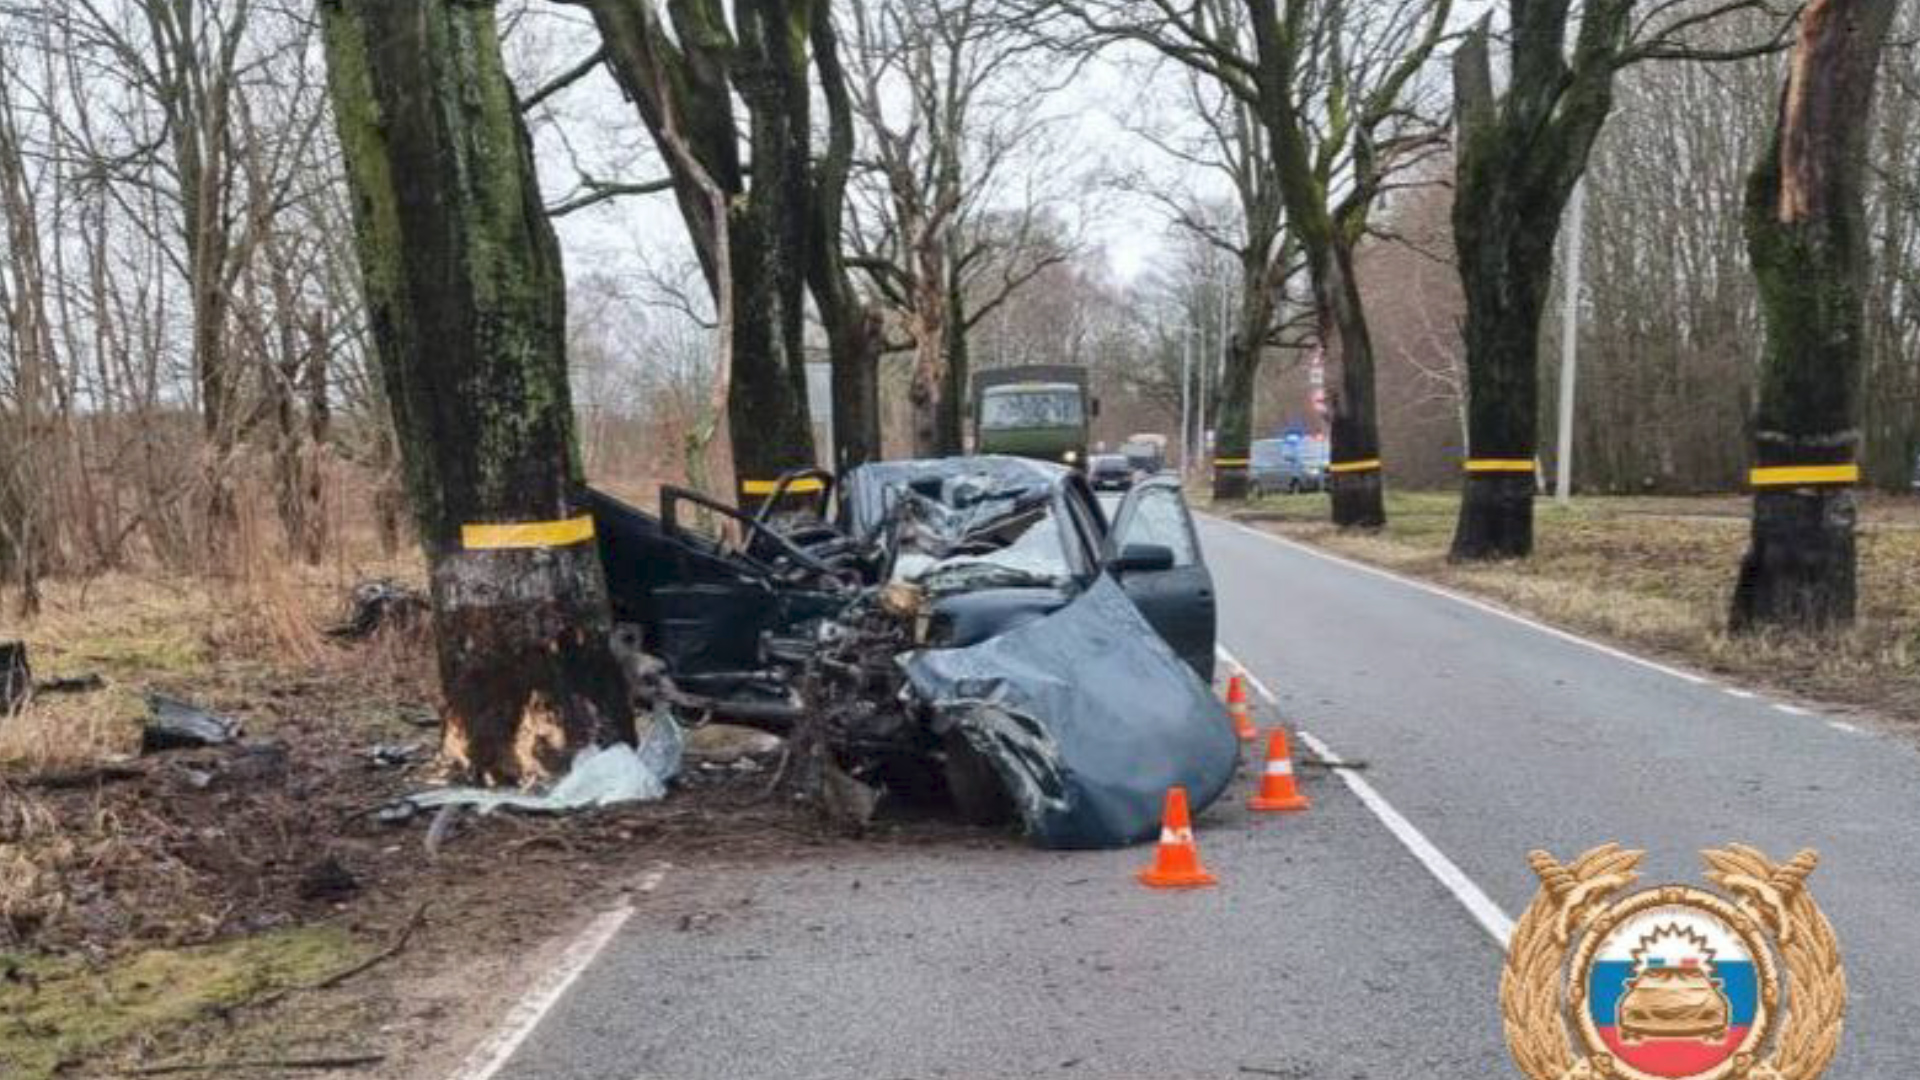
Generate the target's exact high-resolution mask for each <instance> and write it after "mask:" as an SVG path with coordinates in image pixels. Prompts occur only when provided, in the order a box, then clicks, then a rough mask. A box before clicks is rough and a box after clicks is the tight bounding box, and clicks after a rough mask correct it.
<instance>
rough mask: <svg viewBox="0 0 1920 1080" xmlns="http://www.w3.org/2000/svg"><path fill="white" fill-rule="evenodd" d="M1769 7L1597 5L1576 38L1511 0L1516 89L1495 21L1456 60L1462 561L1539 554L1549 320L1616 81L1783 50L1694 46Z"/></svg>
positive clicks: (1562, 11) (1560, 6) (1735, 3)
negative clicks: (1464, 403) (1498, 81)
mask: <svg viewBox="0 0 1920 1080" xmlns="http://www.w3.org/2000/svg"><path fill="white" fill-rule="evenodd" d="M1761 2H1762V0H1657V2H1654V3H1651V4H1647V5H1645V7H1644V8H1643V7H1642V6H1641V5H1640V4H1639V3H1637V2H1636V0H1594V2H1591V3H1588V4H1586V5H1584V6H1583V7H1582V9H1581V15H1580V20H1579V25H1578V29H1577V30H1572V31H1571V35H1572V36H1571V48H1570V49H1569V34H1570V26H1571V13H1572V6H1573V5H1572V0H1512V2H1509V3H1508V4H1507V5H1506V7H1505V10H1506V12H1507V31H1506V33H1507V38H1508V45H1509V49H1510V53H1511V56H1510V60H1509V68H1510V71H1511V74H1510V75H1509V77H1508V80H1507V85H1506V89H1505V92H1504V93H1498V94H1496V93H1495V90H1494V82H1493V67H1492V60H1491V56H1492V53H1491V49H1490V48H1489V41H1490V38H1491V34H1492V31H1491V18H1492V16H1491V15H1489V16H1487V17H1486V18H1483V19H1482V20H1481V22H1480V23H1479V24H1478V26H1477V27H1476V28H1475V29H1474V30H1473V32H1472V33H1471V34H1469V35H1468V37H1467V40H1466V41H1465V43H1464V44H1462V45H1461V47H1460V49H1459V50H1458V51H1457V52H1456V53H1455V54H1454V62H1453V73H1454V105H1455V109H1456V113H1457V119H1456V126H1457V129H1458V133H1457V139H1456V141H1457V147H1456V150H1455V186H1454V216H1453V232H1454V247H1455V250H1456V252H1457V257H1458V261H1459V267H1460V281H1461V286H1462V288H1463V289H1464V291H1465V295H1466V304H1467V318H1466V329H1465V335H1466V348H1467V371H1468V376H1469V381H1470V385H1471V390H1470V393H1469V401H1468V420H1469V427H1470V428H1471V431H1472V436H1471V439H1472V445H1471V446H1470V448H1469V454H1468V461H1467V472H1466V481H1465V483H1466V489H1465V494H1464V495H1463V497H1462V499H1461V502H1460V519H1459V523H1458V525H1457V527H1456V529H1455V531H1454V538H1453V549H1452V553H1453V557H1454V558H1456V559H1496V558H1515V557H1522V556H1525V555H1527V554H1529V553H1531V552H1532V550H1533V495H1534V454H1535V451H1536V450H1537V436H1538V432H1537V427H1538V423H1539V418H1538V395H1539V371H1538V369H1539V364H1538V358H1537V349H1538V345H1539V336H1540V316H1541V310H1542V307H1543V305H1544V304H1545V301H1546V296H1547V290H1548V287H1549V285H1550V283H1551V281H1552V279H1553V252H1554V241H1555V239H1556V238H1557V237H1558V236H1559V233H1560V217H1561V212H1562V211H1563V210H1564V209H1565V207H1566V205H1567V200H1568V198H1569V197H1570V196H1571V195H1572V193H1573V188H1574V185H1575V184H1576V183H1578V182H1579V179H1580V176H1581V174H1582V173H1583V172H1585V171H1586V167H1587V156H1588V154H1589V153H1590V152H1591V150H1592V148H1593V144H1594V140H1595V139H1596V138H1597V137H1598V136H1599V134H1600V130H1601V126H1602V125H1603V124H1604V123H1605V122H1606V119H1607V115H1608V113H1610V112H1611V111H1612V109H1613V85H1614V79H1615V77H1616V75H1617V74H1618V72H1619V71H1620V70H1621V69H1622V68H1625V67H1628V66H1630V65H1632V64H1634V63H1637V62H1640V61H1643V60H1654V59H1687V60H1708V59H1736V58H1740V57H1745V56H1752V55H1757V54H1759V53H1763V52H1766V51H1768V50H1770V49H1772V48H1773V47H1774V46H1773V42H1772V36H1771V35H1769V36H1767V37H1766V38H1765V39H1763V40H1762V41H1761V42H1760V43H1759V44H1756V45H1752V46H1748V47H1741V48H1734V49H1720V48H1715V47H1711V46H1707V47H1696V46H1693V45H1690V44H1688V42H1689V35H1690V34H1693V33H1697V32H1698V31H1699V29H1700V28H1701V27H1703V26H1705V25H1707V24H1709V23H1711V22H1713V21H1715V20H1717V19H1721V18H1726V17H1728V16H1729V15H1731V14H1733V13H1735V12H1744V11H1748V10H1751V9H1754V8H1758V7H1760V6H1761Z"/></svg>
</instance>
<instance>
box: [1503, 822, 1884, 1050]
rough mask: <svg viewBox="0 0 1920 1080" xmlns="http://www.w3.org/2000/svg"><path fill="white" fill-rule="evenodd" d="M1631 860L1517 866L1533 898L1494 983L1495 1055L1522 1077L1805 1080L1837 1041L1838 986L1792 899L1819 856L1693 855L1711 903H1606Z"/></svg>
mask: <svg viewBox="0 0 1920 1080" xmlns="http://www.w3.org/2000/svg"><path fill="white" fill-rule="evenodd" d="M1641 855H1642V853H1641V852H1638V851H1623V850H1621V849H1620V847H1619V846H1618V845H1613V844H1609V845H1606V846H1604V847H1599V848H1595V849H1593V850H1592V851H1589V852H1587V853H1586V854H1584V855H1582V856H1580V857H1579V858H1578V859H1575V860H1574V861H1573V862H1572V863H1569V864H1566V865H1561V864H1560V863H1559V862H1557V861H1556V860H1555V859H1554V858H1553V856H1551V855H1549V854H1547V853H1546V852H1543V851H1536V852H1534V853H1533V854H1532V855H1530V856H1529V857H1528V858H1529V861H1530V862H1531V863H1532V865H1533V869H1534V872H1535V873H1536V874H1538V875H1539V877H1540V882H1541V887H1540V892H1539V893H1538V894H1537V895H1536V896H1535V897H1534V901H1533V903H1532V905H1531V906H1529V907H1528V908H1527V911H1526V914H1525V915H1523V916H1522V917H1521V919H1520V922H1519V923H1518V924H1517V925H1516V926H1515V927H1514V932H1513V939H1512V942H1511V943H1510V947H1509V949H1508V954H1507V967H1506V972H1505V975H1504V976H1503V978H1502V979H1501V984H1500V1003H1501V1011H1502V1013H1503V1015H1504V1018H1505V1023H1506V1034H1507V1046H1508V1048H1509V1049H1510V1050H1511V1051H1512V1053H1513V1058H1514V1061H1515V1062H1516V1063H1518V1064H1519V1066H1520V1069H1521V1071H1522V1072H1524V1073H1526V1075H1527V1076H1528V1077H1530V1078H1531V1080H1600V1078H1616V1080H1814V1078H1815V1077H1818V1076H1819V1075H1820V1074H1821V1072H1823V1071H1824V1070H1825V1069H1826V1067H1827V1064H1828V1062H1830V1061H1831V1060H1832V1059H1833V1053H1834V1051H1835V1049H1837V1048H1838V1046H1839V1042H1840V1029H1841V1020H1842V1016H1843V1014H1844V1013H1845V1011H1846V1002H1847V984H1846V975H1845V972H1844V970H1843V969H1842V967H1841V964H1840V954H1839V947H1838V945H1837V944H1836V943H1835V941H1834V936H1833V927H1832V926H1831V925H1830V924H1829V923H1828V922H1827V919H1826V916H1825V915H1824V914H1822V913H1821V911H1820V908H1819V906H1818V905H1817V904H1815V903H1814V900H1813V895H1812V893H1811V892H1809V891H1808V889H1807V887H1806V879H1807V875H1808V874H1810V873H1812V872H1813V868H1814V866H1815V865H1816V863H1817V862H1818V856H1816V855H1815V853H1813V852H1811V851H1803V852H1801V853H1800V854H1799V855H1796V856H1794V858H1793V859H1792V860H1791V861H1789V862H1786V863H1778V864H1776V863H1774V862H1772V861H1771V860H1769V859H1768V858H1767V857H1766V856H1765V855H1764V854H1762V853H1761V852H1759V851H1757V850H1755V849H1753V848H1750V847H1743V846H1740V845H1731V846H1729V847H1728V848H1726V849H1725V850H1711V851H1706V852H1702V855H1703V856H1704V857H1705V859H1706V862H1707V867H1708V872H1707V877H1708V879H1709V880H1710V881H1712V882H1713V883H1714V884H1716V885H1718V886H1719V887H1720V888H1721V889H1722V890H1724V892H1725V894H1726V895H1724V896H1723V895H1720V894H1716V893H1713V892H1708V891H1706V890H1704V889H1698V888H1693V887H1691V886H1686V885H1662V886H1656V887H1654V888H1650V889H1643V890H1640V891H1638V892H1633V893H1629V894H1626V895H1624V896H1623V895H1621V893H1622V892H1623V891H1624V890H1625V889H1626V888H1627V887H1628V886H1629V885H1631V884H1633V883H1634V882H1635V881H1637V880H1638V879H1639V876H1640V875H1639V873H1638V872H1637V869H1636V868H1637V867H1638V865H1639V862H1640V858H1641Z"/></svg>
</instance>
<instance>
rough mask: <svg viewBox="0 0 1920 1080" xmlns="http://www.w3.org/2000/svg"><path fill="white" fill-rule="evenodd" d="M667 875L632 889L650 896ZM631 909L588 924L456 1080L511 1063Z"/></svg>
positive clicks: (489, 1074)
mask: <svg viewBox="0 0 1920 1080" xmlns="http://www.w3.org/2000/svg"><path fill="white" fill-rule="evenodd" d="M665 876H666V871H665V870H661V869H655V870H650V871H648V872H647V873H646V874H645V875H644V876H642V877H641V878H640V881H639V882H638V883H637V884H636V885H635V886H634V891H635V892H640V893H648V892H652V891H653V890H654V889H656V888H659V886H660V882H661V880H662V879H663V878H664V877H665ZM633 911H634V908H633V904H632V903H623V904H621V905H620V906H619V907H616V908H614V909H612V910H610V911H604V912H601V913H600V914H599V915H596V916H594V919H593V921H592V922H590V923H588V924H587V927H586V929H585V930H582V931H581V932H580V936H579V937H577V938H575V939H573V941H572V942H571V943H569V944H568V945H567V948H566V951H564V952H562V953H561V954H560V959H559V961H558V962H557V963H555V964H554V965H553V967H552V968H550V969H548V970H547V972H546V974H545V975H543V976H541V977H540V978H539V979H538V980H537V981H535V982H534V984H533V988H532V989H530V990H528V991H527V993H526V996H524V997H522V998H521V999H520V1001H519V1002H518V1003H517V1004H515V1005H514V1007H513V1010H512V1011H511V1012H509V1013H507V1019H506V1022H505V1024H504V1025H502V1027H501V1029H500V1030H499V1031H497V1032H495V1033H494V1035H493V1037H492V1038H490V1039H488V1040H487V1041H486V1042H484V1043H481V1044H480V1046H479V1048H478V1049H476V1050H475V1051H474V1052H473V1053H472V1054H471V1055H469V1056H468V1057H467V1060H466V1062H465V1064H463V1065H461V1066H460V1070H459V1071H458V1072H456V1073H454V1080H492V1078H493V1077H494V1076H495V1075H496V1074H498V1073H499V1072H500V1070H501V1069H503V1068H505V1067H506V1064H507V1062H508V1061H511V1060H512V1059H513V1055H514V1053H515V1051H517V1050H519V1049H520V1046H521V1044H522V1043H524V1042H526V1041H527V1037H528V1036H529V1035H532V1034H533V1033H534V1030H535V1029H536V1028H538V1027H539V1026H540V1022H541V1021H542V1020H545V1019H546V1018H547V1014H548V1013H549V1012H552V1011H553V1007H554V1006H555V1005H558V1004H559V1003H560V999H561V998H562V997H564V996H565V995H566V992H567V990H568V989H570V988H571V987H572V986H573V984H574V983H575V982H576V981H578V980H579V978H580V976H581V975H584V974H585V973H586V971H587V969H588V968H590V967H592V966H593V962H594V961H595V960H597V959H599V958H600V953H601V952H602V951H604V950H605V949H606V947H607V945H608V944H609V943H610V942H612V941H613V938H614V935H616V934H618V933H619V932H620V928H621V927H623V926H625V925H626V924H627V920H628V919H630V918H632V917H633Z"/></svg>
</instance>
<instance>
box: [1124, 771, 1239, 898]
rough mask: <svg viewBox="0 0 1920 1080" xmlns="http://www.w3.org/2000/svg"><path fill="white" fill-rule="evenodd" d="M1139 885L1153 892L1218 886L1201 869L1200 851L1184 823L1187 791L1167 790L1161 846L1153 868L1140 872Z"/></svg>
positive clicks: (1188, 823)
mask: <svg viewBox="0 0 1920 1080" xmlns="http://www.w3.org/2000/svg"><path fill="white" fill-rule="evenodd" d="M1140 883H1141V884H1142V885H1151V886H1153V887H1154V888H1156V889H1194V888H1199V887H1200V886H1203V885H1217V884H1219V882H1218V881H1217V880H1216V879H1215V878H1214V876H1213V875H1212V874H1209V873H1207V872H1206V870H1204V869H1202V868H1201V866H1200V850H1199V849H1198V848H1196V847H1194V845H1193V824H1192V823H1191V822H1190V821H1188V820H1187V789H1186V788H1183V787H1171V788H1168V789H1167V809H1166V812H1165V813H1164V814H1162V815H1161V819H1160V846H1159V847H1158V848H1156V849H1155V850H1154V853H1153V865H1152V866H1150V867H1148V868H1146V869H1145V870H1142V871H1140Z"/></svg>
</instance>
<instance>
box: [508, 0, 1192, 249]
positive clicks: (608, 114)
mask: <svg viewBox="0 0 1920 1080" xmlns="http://www.w3.org/2000/svg"><path fill="white" fill-rule="evenodd" d="M593 44H594V34H593V30H592V27H591V25H590V24H588V23H587V22H586V21H585V20H584V18H583V16H582V15H581V14H580V13H579V12H577V11H575V10H570V9H566V8H558V7H555V6H553V5H540V6H538V7H535V8H533V9H530V14H529V16H528V17H527V18H526V19H525V20H523V21H522V23H521V24H520V25H519V26H517V27H516V30H515V33H514V37H513V40H512V41H511V43H510V56H511V63H512V65H513V69H514V73H515V77H516V79H517V80H518V81H519V82H520V83H521V89H522V92H523V93H525V92H528V91H529V90H531V89H532V88H533V87H536V86H538V85H539V84H541V83H543V82H544V81H545V80H546V78H547V77H549V76H550V75H551V74H552V73H553V72H556V71H559V70H564V69H565V68H567V67H568V66H570V65H571V64H572V63H573V62H575V61H576V60H578V59H579V58H581V57H583V56H585V55H587V54H588V53H589V52H591V51H592V49H593ZM1179 80H1180V76H1179V73H1178V71H1177V70H1175V69H1171V68H1169V67H1165V66H1161V65H1156V64H1153V63H1150V62H1146V61H1145V59H1144V58H1143V57H1141V56H1140V55H1139V54H1138V53H1135V54H1131V55H1129V56H1119V57H1114V58H1112V59H1107V58H1102V59H1100V60H1097V61H1094V62H1092V63H1089V64H1087V65H1086V66H1085V67H1084V68H1082V69H1081V71H1080V73H1079V75H1078V77H1077V78H1076V79H1075V80H1074V81H1073V82H1072V84H1070V85H1069V86H1067V87H1066V88H1065V89H1061V90H1058V91H1055V92H1054V93H1052V94H1050V95H1048V96H1047V97H1046V98H1045V100H1044V101H1043V102H1041V103H1039V104H1038V106H1037V107H1038V108H1041V109H1042V110H1044V112H1045V113H1046V114H1047V115H1049V116H1051V117H1054V118H1055V119H1056V121H1057V122H1056V123H1055V124H1054V125H1052V127H1051V129H1050V130H1051V131H1052V133H1053V136H1054V137H1055V138H1056V139H1059V140H1064V141H1066V142H1068V143H1069V144H1070V146H1071V147H1072V152H1070V153H1068V154H1066V155H1063V160H1064V161H1066V162H1067V163H1068V164H1067V165H1066V168H1067V170H1068V172H1067V174H1065V175H1055V176H1054V177H1053V179H1054V187H1055V188H1056V189H1058V190H1060V191H1062V192H1072V193H1075V197H1074V198H1071V199H1069V200H1067V201H1066V202H1063V203H1062V205H1061V207H1060V209H1061V211H1062V212H1064V213H1067V214H1070V215H1080V214H1082V213H1083V211H1084V212H1085V225H1086V236H1087V239H1088V241H1089V246H1090V247H1091V248H1092V249H1094V250H1096V251H1097V252H1098V253H1099V256H1100V257H1104V258H1105V260H1106V262H1107V265H1108V266H1109V268H1110V269H1111V271H1112V272H1113V273H1114V274H1115V275H1116V276H1118V277H1120V278H1122V279H1123V280H1125V279H1131V278H1133V277H1135V276H1136V275H1138V274H1140V273H1142V272H1143V271H1145V270H1146V269H1148V268H1149V267H1150V266H1151V265H1152V264H1153V262H1154V261H1155V259H1156V258H1157V257H1158V256H1159V255H1160V253H1161V252H1162V251H1163V250H1164V249H1165V247H1166V245H1167V242H1168V230H1169V228H1170V226H1169V224H1168V222H1167V220H1166V218H1165V216H1164V214H1163V212H1162V211H1161V210H1160V209H1159V208H1158V207H1156V206H1154V205H1152V204H1151V203H1150V201H1149V200H1146V199H1143V198H1140V197H1135V196H1128V195H1125V194H1123V193H1120V192H1118V191H1115V190H1113V189H1112V187H1111V185H1109V184H1107V183H1106V181H1107V179H1108V178H1109V177H1110V176H1112V175H1113V174H1114V173H1116V172H1120V171H1131V170H1137V169H1147V170H1150V171H1151V172H1152V173H1153V174H1154V176H1155V179H1156V181H1158V182H1161V183H1162V184H1163V186H1168V187H1171V188H1175V189H1179V190H1183V191H1192V192H1196V193H1201V194H1204V195H1206V196H1207V197H1213V198H1218V197H1223V196H1225V195H1226V193H1227V192H1226V189H1225V187H1224V186H1223V185H1222V184H1221V182H1220V181H1219V180H1218V178H1216V177H1211V176H1207V175H1204V174H1202V173H1200V172H1199V171H1197V170H1194V169H1192V168H1190V167H1188V166H1185V165H1183V164H1181V163H1179V162H1176V161H1174V160H1172V159H1171V158H1168V157H1167V156H1166V155H1164V154H1161V153H1160V152H1159V151H1157V150H1155V149H1154V148H1153V147H1152V146H1151V145H1149V144H1148V143H1147V142H1146V141H1145V140H1142V139H1140V138H1139V137H1137V136H1136V135H1134V134H1132V133H1131V132H1130V131H1129V126H1139V125H1144V124H1155V125H1159V126H1160V127H1163V128H1164V127H1167V126H1169V125H1176V124H1178V123H1180V122H1181V119H1182V110H1183V109H1186V108H1188V107H1189V106H1188V105H1187V104H1186V102H1185V99H1184V97H1183V96H1182V95H1181V89H1180V87H1181V83H1180V81H1179ZM548 104H549V105H550V107H543V108H542V109H541V110H539V111H538V112H537V113H536V116H535V118H534V120H535V132H536V138H537V140H538V153H539V159H540V168H541V174H542V184H543V186H544V188H545V193H546V196H547V199H548V201H549V202H557V201H559V200H560V199H561V198H562V197H563V196H564V195H565V194H566V193H567V192H568V191H569V190H570V189H572V188H574V187H575V186H576V183H577V179H576V173H575V168H574V161H575V160H578V161H579V162H581V163H582V165H583V166H584V167H585V168H586V169H587V170H588V171H589V172H590V173H592V174H593V175H594V176H595V177H596V178H597V179H601V180H612V179H617V180H641V179H652V178H655V177H658V176H660V175H662V174H663V173H664V169H663V167H662V165H661V163H660V161H659V160H658V158H657V156H656V155H655V153H654V151H653V147H652V144H651V142H650V140H649V138H648V136H647V134H646V131H645V130H644V128H642V127H641V125H640V122H639V118H638V116H637V115H636V114H635V113H634V111H633V109H632V107H631V106H629V105H628V104H627V103H626V102H625V101H624V100H623V99H622V97H621V95H620V93H619V90H618V89H617V87H616V86H615V85H614V83H613V80H612V78H611V77H610V76H609V75H607V74H606V72H605V71H604V69H602V70H601V71H600V72H597V73H596V74H594V75H593V76H591V77H590V78H588V79H586V80H584V81H582V82H581V83H579V84H577V85H576V86H574V87H572V88H570V89H568V90H567V91H566V92H565V93H564V94H562V95H559V96H558V97H556V98H554V99H551V101H550V102H549V103H548ZM557 227H558V231H559V233H560V238H561V243H562V244H563V246H564V248H565V250H566V255H567V261H568V270H569V273H570V274H572V275H573V276H575V277H576V278H578V277H580V276H583V275H587V274H595V273H598V274H606V275H611V276H613V277H616V278H619V279H620V280H622V281H623V282H627V283H630V284H632V285H634V286H639V285H640V284H641V283H642V282H644V281H645V279H646V277H647V275H648V272H649V268H651V270H652V271H653V272H654V273H658V274H671V273H675V272H678V271H682V270H684V269H686V268H687V267H689V266H690V265H691V259H692V254H691V248H690V246H689V244H688V242H687V237H686V230H685V226H684V225H683V223H682V222H681V220H680V216H679V212H678V210H677V208H676V207H675V206H674V202H673V198H672V196H671V195H669V194H665V193H662V194H658V195H651V196H640V197H629V198H622V199H618V200H614V201H612V202H608V203H604V204H602V205H600V206H597V207H594V208H591V209H588V210H585V211H581V212H579V213H576V214H572V215H568V216H566V217H563V218H561V219H560V220H559V222H558V225H557Z"/></svg>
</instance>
